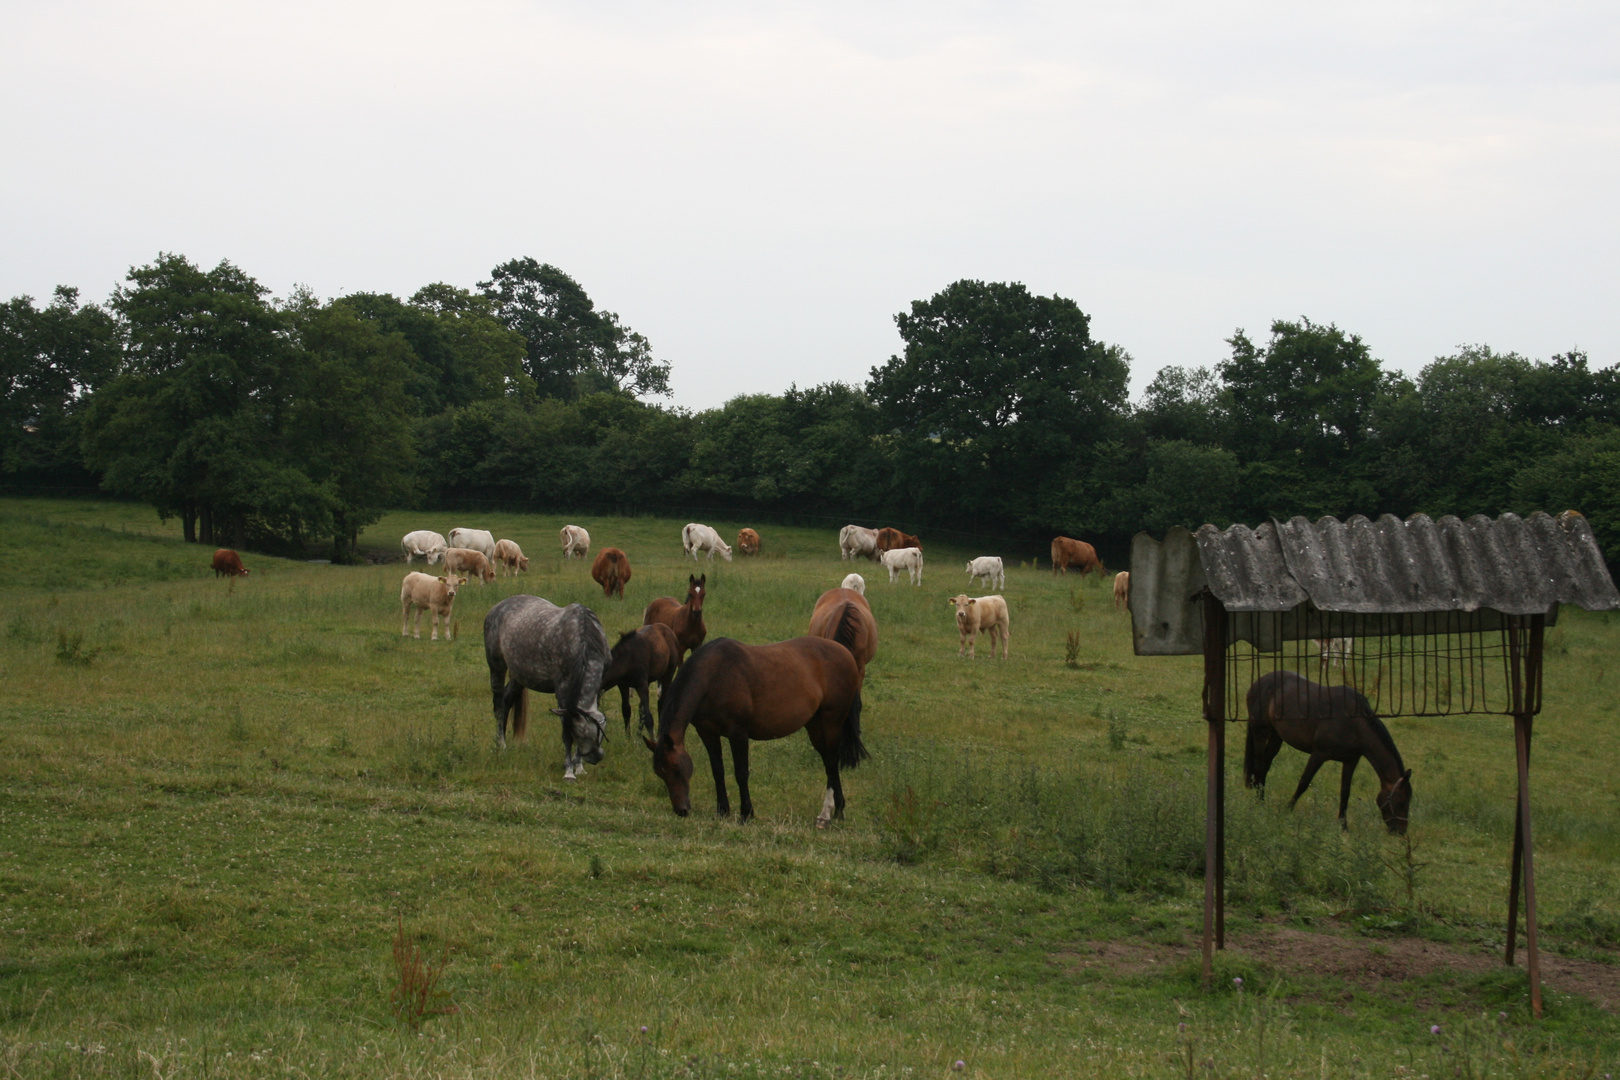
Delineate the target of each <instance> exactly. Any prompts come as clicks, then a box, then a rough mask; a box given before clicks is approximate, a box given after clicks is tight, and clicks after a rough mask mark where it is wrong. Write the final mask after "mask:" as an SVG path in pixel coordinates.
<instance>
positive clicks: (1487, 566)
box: [1130, 511, 1620, 1016]
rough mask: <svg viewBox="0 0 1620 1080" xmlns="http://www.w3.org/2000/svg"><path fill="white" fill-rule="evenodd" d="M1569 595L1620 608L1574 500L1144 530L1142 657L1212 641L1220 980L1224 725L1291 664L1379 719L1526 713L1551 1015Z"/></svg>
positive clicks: (1536, 1004)
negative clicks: (1509, 508) (1553, 693)
mask: <svg viewBox="0 0 1620 1080" xmlns="http://www.w3.org/2000/svg"><path fill="white" fill-rule="evenodd" d="M1560 604H1575V605H1577V606H1579V607H1582V608H1584V609H1586V610H1587V611H1611V610H1615V609H1617V608H1620V593H1617V592H1616V591H1615V586H1614V582H1613V581H1612V580H1611V578H1610V576H1609V571H1608V567H1607V566H1606V565H1605V563H1604V561H1603V554H1602V552H1601V551H1599V550H1598V545H1597V541H1596V540H1595V539H1594V537H1593V535H1592V529H1591V526H1590V525H1589V524H1588V523H1587V521H1586V519H1585V518H1584V517H1582V516H1581V515H1580V514H1578V513H1575V512H1573V511H1569V512H1565V513H1563V514H1560V515H1559V516H1558V517H1556V518H1553V517H1549V516H1548V515H1546V514H1543V513H1539V512H1538V513H1535V514H1531V515H1530V516H1529V517H1525V518H1521V517H1518V516H1517V515H1514V514H1503V515H1502V516H1501V517H1499V518H1496V519H1494V520H1493V519H1490V518H1486V517H1483V516H1476V517H1472V518H1469V519H1468V520H1466V521H1462V520H1459V519H1457V518H1455V517H1443V518H1440V519H1439V520H1438V521H1435V520H1431V519H1430V518H1428V517H1426V516H1424V515H1422V514H1417V515H1414V516H1412V517H1410V518H1408V519H1406V520H1405V521H1402V520H1400V519H1398V518H1396V517H1393V516H1390V515H1385V516H1383V517H1381V518H1379V519H1378V520H1377V521H1371V520H1369V519H1367V518H1365V517H1360V516H1357V517H1352V518H1349V519H1347V520H1345V521H1343V522H1340V521H1338V520H1336V519H1334V518H1331V517H1325V518H1322V519H1321V520H1320V521H1317V522H1315V523H1312V522H1310V521H1308V520H1306V519H1305V518H1303V517H1296V518H1292V519H1290V520H1289V521H1286V522H1277V521H1273V522H1268V523H1266V524H1264V525H1261V526H1260V527H1259V528H1256V529H1250V528H1248V527H1246V526H1243V525H1234V526H1232V527H1231V528H1229V529H1226V530H1224V531H1223V530H1220V529H1217V528H1215V527H1214V526H1213V525H1205V526H1203V527H1202V528H1200V529H1199V530H1198V531H1197V532H1196V533H1191V532H1188V531H1187V530H1185V529H1180V528H1176V529H1171V530H1170V532H1169V534H1168V535H1166V537H1165V539H1164V541H1163V542H1162V543H1161V542H1159V541H1156V540H1154V539H1153V538H1152V537H1150V536H1148V535H1147V534H1146V533H1139V534H1138V535H1137V536H1136V537H1135V539H1134V540H1133V541H1132V544H1131V593H1130V609H1131V627H1132V636H1133V640H1134V644H1135V649H1136V653H1137V655H1140V656H1180V655H1202V656H1203V658H1204V690H1203V699H1204V700H1203V712H1204V720H1205V722H1206V723H1207V725H1208V732H1209V773H1208V799H1207V809H1206V830H1205V864H1204V867H1205V868H1204V943H1203V944H1204V978H1205V980H1206V982H1207V981H1208V980H1209V979H1210V977H1211V974H1212V966H1213V960H1214V950H1216V949H1221V948H1224V947H1225V944H1226V929H1225V877H1226V827H1225V826H1226V821H1225V817H1226V761H1225V759H1226V724H1227V723H1228V722H1232V721H1240V720H1246V719H1247V717H1246V716H1244V715H1243V712H1244V700H1245V695H1246V691H1247V689H1248V687H1249V686H1250V685H1252V684H1253V682H1254V681H1255V680H1256V679H1257V678H1259V677H1260V675H1261V674H1263V673H1264V672H1266V671H1276V670H1285V669H1286V670H1293V671H1296V672H1299V673H1300V674H1303V675H1306V676H1307V677H1308V678H1311V679H1313V680H1315V681H1317V682H1321V683H1327V684H1332V683H1340V684H1343V685H1348V686H1353V687H1355V688H1356V689H1357V690H1359V691H1360V692H1361V693H1363V694H1365V695H1366V696H1367V698H1368V700H1369V702H1370V704H1371V705H1372V707H1373V710H1374V711H1375V712H1376V713H1377V714H1378V715H1379V716H1381V717H1384V718H1389V717H1400V716H1460V715H1469V714H1475V715H1477V714H1496V715H1507V716H1512V717H1513V724H1514V743H1515V751H1516V757H1517V765H1518V814H1517V815H1516V819H1515V824H1514V831H1513V856H1512V863H1511V870H1510V879H1511V883H1510V885H1509V888H1508V925H1507V950H1506V956H1505V960H1506V962H1507V963H1508V964H1512V963H1513V962H1514V953H1515V948H1516V944H1517V942H1516V935H1517V930H1518V907H1519V893H1520V887H1521V881H1522V887H1523V892H1524V913H1525V954H1526V956H1525V959H1526V968H1527V970H1528V974H1529V979H1530V997H1531V1005H1532V1008H1533V1009H1534V1011H1535V1014H1536V1015H1537V1016H1540V1015H1541V959H1540V953H1539V951H1538V947H1537V941H1536V893H1535V868H1534V860H1533V858H1532V850H1533V845H1532V842H1531V827H1530V826H1531V822H1530V738H1531V731H1532V726H1533V720H1534V717H1535V715H1536V714H1537V713H1539V712H1540V711H1541V679H1542V664H1541V659H1542V638H1543V633H1544V631H1545V628H1546V627H1547V626H1550V625H1552V624H1553V623H1554V622H1556V620H1557V617H1558V606H1559V605H1560Z"/></svg>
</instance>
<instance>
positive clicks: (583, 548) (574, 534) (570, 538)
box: [558, 525, 591, 559]
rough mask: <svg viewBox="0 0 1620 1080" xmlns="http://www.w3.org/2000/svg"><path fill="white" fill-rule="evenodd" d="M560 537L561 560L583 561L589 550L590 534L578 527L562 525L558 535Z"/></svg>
mask: <svg viewBox="0 0 1620 1080" xmlns="http://www.w3.org/2000/svg"><path fill="white" fill-rule="evenodd" d="M558 535H559V536H561V537H562V549H563V558H565V559H573V558H580V559H583V558H584V557H585V555H586V553H587V552H589V551H590V550H591V534H590V533H588V532H586V531H585V530H584V529H582V528H580V527H579V526H578V525H564V526H563V527H562V529H561V530H560V531H559V533H558Z"/></svg>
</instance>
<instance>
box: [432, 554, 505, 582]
mask: <svg viewBox="0 0 1620 1080" xmlns="http://www.w3.org/2000/svg"><path fill="white" fill-rule="evenodd" d="M444 572H445V573H447V574H466V575H467V576H469V577H476V578H477V579H478V580H479V581H480V582H482V583H483V584H485V585H487V584H489V583H490V582H491V581H494V580H495V568H494V567H493V566H491V565H490V564H489V560H488V559H486V558H485V557H484V553H483V552H482V551H474V550H473V549H472V548H460V547H451V548H445V549H444Z"/></svg>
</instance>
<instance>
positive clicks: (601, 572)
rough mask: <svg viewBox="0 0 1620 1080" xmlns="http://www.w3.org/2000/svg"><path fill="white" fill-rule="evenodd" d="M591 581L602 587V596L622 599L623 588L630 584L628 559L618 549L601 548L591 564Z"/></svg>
mask: <svg viewBox="0 0 1620 1080" xmlns="http://www.w3.org/2000/svg"><path fill="white" fill-rule="evenodd" d="M591 580H593V581H595V582H596V583H597V584H598V585H600V586H602V595H603V596H615V595H616V596H618V598H619V599H620V600H623V599H624V587H625V586H626V585H628V584H629V583H630V559H629V558H628V557H627V556H626V555H625V553H624V552H622V551H620V550H619V549H618V548H611V547H610V548H603V549H602V550H601V551H600V552H598V553H597V556H596V561H595V562H593V563H592V564H591Z"/></svg>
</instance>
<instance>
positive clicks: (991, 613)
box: [945, 596, 1012, 660]
mask: <svg viewBox="0 0 1620 1080" xmlns="http://www.w3.org/2000/svg"><path fill="white" fill-rule="evenodd" d="M945 602H946V603H947V604H954V605H955V606H956V632H957V633H958V634H959V635H960V636H961V639H962V640H961V642H960V644H958V645H957V647H956V655H957V656H966V657H967V658H968V659H969V660H972V659H973V658H974V656H975V654H976V653H977V652H978V644H979V635H980V634H984V633H988V634H989V635H990V658H991V659H992V660H993V659H995V656H996V638H997V637H999V638H1000V639H1001V658H1002V659H1003V660H1005V659H1007V642H1008V639H1009V638H1010V637H1011V636H1012V623H1011V622H1010V621H1009V620H1008V618H1007V601H1006V600H1004V599H1002V598H1001V597H999V596H953V597H951V598H950V599H949V600H947V601H945Z"/></svg>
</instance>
